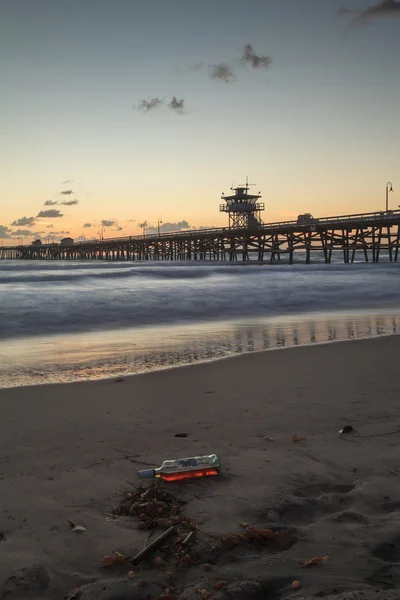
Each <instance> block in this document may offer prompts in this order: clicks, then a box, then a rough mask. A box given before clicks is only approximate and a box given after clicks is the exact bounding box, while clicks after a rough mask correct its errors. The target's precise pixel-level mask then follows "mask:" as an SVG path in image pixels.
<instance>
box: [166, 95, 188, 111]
mask: <svg viewBox="0 0 400 600" xmlns="http://www.w3.org/2000/svg"><path fill="white" fill-rule="evenodd" d="M184 104H185V101H184V99H183V98H181V99H180V100H178V99H177V98H176V96H173V98H172V100H171V102H170V103H169V104H168V108H170V109H171V110H175V111H176V112H179V113H182V112H183V109H184V108H185V107H184Z"/></svg>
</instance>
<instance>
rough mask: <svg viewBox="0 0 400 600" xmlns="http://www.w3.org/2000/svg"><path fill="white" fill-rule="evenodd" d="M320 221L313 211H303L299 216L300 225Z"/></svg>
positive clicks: (298, 222)
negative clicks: (313, 214)
mask: <svg viewBox="0 0 400 600" xmlns="http://www.w3.org/2000/svg"><path fill="white" fill-rule="evenodd" d="M318 222H319V219H315V218H314V217H313V216H312V214H311V213H303V214H302V215H299V216H298V217H297V224H298V225H313V224H315V223H318Z"/></svg>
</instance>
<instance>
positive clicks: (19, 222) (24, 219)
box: [11, 217, 35, 227]
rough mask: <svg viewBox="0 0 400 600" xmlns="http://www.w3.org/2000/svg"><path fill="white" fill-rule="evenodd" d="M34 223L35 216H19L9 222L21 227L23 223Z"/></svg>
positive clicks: (30, 224) (29, 224)
mask: <svg viewBox="0 0 400 600" xmlns="http://www.w3.org/2000/svg"><path fill="white" fill-rule="evenodd" d="M34 224H35V217H21V219H17V220H16V221H13V222H12V223H11V226H12V227H21V226H22V227H23V226H24V225H28V226H29V227H31V226H32V225H34Z"/></svg>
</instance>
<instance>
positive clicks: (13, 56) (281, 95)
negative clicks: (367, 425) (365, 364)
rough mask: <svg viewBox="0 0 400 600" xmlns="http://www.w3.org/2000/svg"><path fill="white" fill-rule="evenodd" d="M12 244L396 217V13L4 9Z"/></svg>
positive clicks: (0, 25)
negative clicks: (237, 206) (242, 219)
mask: <svg viewBox="0 0 400 600" xmlns="http://www.w3.org/2000/svg"><path fill="white" fill-rule="evenodd" d="M0 14H1V19H0V73H1V82H2V86H1V93H0V115H1V116H0V125H1V136H0V173H1V176H0V194H1V203H0V243H3V244H4V245H6V244H12V243H13V240H16V239H18V240H19V241H21V240H23V241H24V242H25V243H29V242H30V241H32V239H36V238H37V237H41V238H42V239H46V238H48V236H53V237H54V239H56V240H57V239H60V238H62V237H65V236H66V235H69V236H71V237H73V238H75V239H77V238H82V237H83V236H84V237H85V238H91V237H98V235H99V233H100V234H101V233H102V234H103V235H104V237H115V236H124V235H135V234H138V233H140V232H141V231H142V229H141V227H140V225H141V224H143V223H145V224H147V226H148V231H151V230H152V229H151V228H157V225H158V221H159V220H160V221H162V223H160V227H161V229H163V228H164V230H168V229H169V230H171V229H174V230H177V229H180V228H187V227H194V228H197V227H211V226H224V225H227V216H226V215H225V214H224V213H220V212H219V204H220V202H221V200H220V197H221V194H222V192H224V193H225V194H227V193H228V192H229V190H230V187H231V186H232V185H239V184H241V183H243V182H244V181H245V179H246V176H248V177H249V181H250V183H254V184H255V187H252V188H251V190H252V191H254V192H258V191H259V190H260V192H261V194H262V201H263V202H264V203H265V211H264V213H263V214H262V218H263V220H264V222H267V223H268V222H275V221H279V220H288V219H295V218H296V217H297V215H298V214H300V213H304V212H311V213H312V214H313V215H314V216H317V217H322V216H329V215H341V214H350V213H359V212H369V211H375V210H384V208H385V189H386V183H387V182H388V181H391V182H392V184H393V190H394V192H393V194H390V206H391V208H397V206H398V204H400V169H399V166H400V162H399V155H400V152H399V149H400V109H399V107H400V0H399V1H397V0H380V1H379V2H374V0H325V1H323V2H322V1H321V0H229V1H227V0H201V2H199V0H169V1H168V2H166V1H165V0H146V2H141V1H139V0H69V1H68V2H59V1H56V2H55V1H54V0H0Z"/></svg>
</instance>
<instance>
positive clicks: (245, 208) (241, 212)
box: [219, 177, 265, 229]
mask: <svg viewBox="0 0 400 600" xmlns="http://www.w3.org/2000/svg"><path fill="white" fill-rule="evenodd" d="M251 185H254V184H252V183H248V180H247V177H246V183H245V184H242V185H239V186H238V187H233V186H232V187H231V190H232V192H234V194H233V195H232V196H225V195H224V194H222V196H221V200H225V204H220V205H219V211H220V212H225V213H228V215H229V228H230V229H233V228H235V229H258V228H259V227H262V225H263V222H262V220H261V211H262V210H264V209H265V206H264V202H257V200H258V199H259V198H261V195H260V192H259V193H258V194H249V187H250V186H251Z"/></svg>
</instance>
